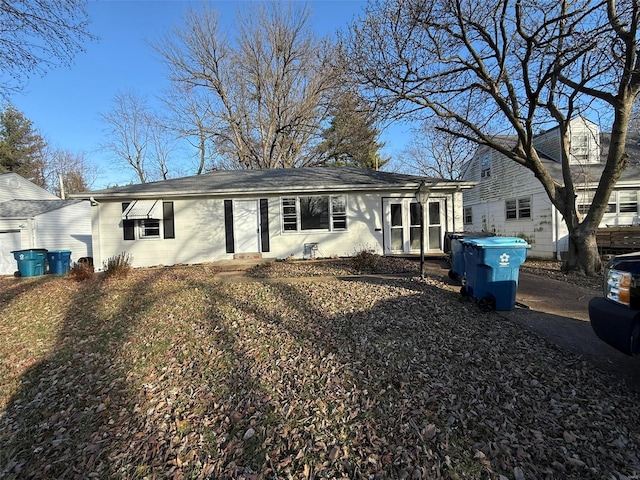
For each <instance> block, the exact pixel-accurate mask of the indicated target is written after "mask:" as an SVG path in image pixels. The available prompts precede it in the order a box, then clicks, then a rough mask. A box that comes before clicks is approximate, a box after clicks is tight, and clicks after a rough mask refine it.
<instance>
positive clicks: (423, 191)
mask: <svg viewBox="0 0 640 480" xmlns="http://www.w3.org/2000/svg"><path fill="white" fill-rule="evenodd" d="M430 194H431V191H430V190H429V187H428V186H427V183H426V182H425V181H424V180H422V181H421V182H420V186H419V187H418V190H416V200H417V201H418V203H419V204H420V278H422V279H424V207H425V205H426V204H427V201H428V200H429V195H430Z"/></svg>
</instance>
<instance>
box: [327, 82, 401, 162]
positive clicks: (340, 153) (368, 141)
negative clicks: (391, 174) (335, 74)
mask: <svg viewBox="0 0 640 480" xmlns="http://www.w3.org/2000/svg"><path fill="white" fill-rule="evenodd" d="M331 110H332V112H331V113H332V119H331V122H330V124H329V127H327V128H326V129H325V130H323V132H322V138H323V140H322V142H321V143H320V145H319V146H318V150H319V151H320V154H321V156H322V158H323V160H324V162H323V163H324V164H325V165H335V166H351V167H360V168H366V169H370V170H378V169H380V168H381V167H382V166H383V165H384V164H386V163H387V162H388V161H389V159H388V158H383V157H382V156H381V155H380V149H381V148H382V147H383V146H384V144H383V143H380V142H378V136H379V134H380V133H379V131H378V129H377V128H376V127H375V124H376V117H375V115H374V114H373V112H372V111H371V110H370V109H368V108H367V106H366V105H365V103H364V102H363V101H362V99H361V98H360V97H359V96H358V95H357V94H355V93H353V92H343V93H342V94H340V95H339V97H338V99H337V102H336V103H335V105H334V106H333V107H332V109H331Z"/></svg>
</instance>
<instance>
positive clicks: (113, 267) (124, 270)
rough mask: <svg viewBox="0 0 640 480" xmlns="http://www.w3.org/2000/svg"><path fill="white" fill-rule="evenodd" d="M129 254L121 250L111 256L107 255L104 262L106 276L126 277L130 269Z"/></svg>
mask: <svg viewBox="0 0 640 480" xmlns="http://www.w3.org/2000/svg"><path fill="white" fill-rule="evenodd" d="M131 259H132V257H131V255H130V254H129V253H127V252H122V253H120V254H118V255H114V256H113V257H109V259H107V261H106V262H105V263H104V271H105V273H106V275H107V276H108V277H126V276H127V275H129V272H130V271H131V268H132V267H131Z"/></svg>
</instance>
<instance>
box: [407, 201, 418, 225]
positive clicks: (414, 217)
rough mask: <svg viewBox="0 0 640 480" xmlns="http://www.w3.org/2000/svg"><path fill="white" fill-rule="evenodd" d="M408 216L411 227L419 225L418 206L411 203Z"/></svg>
mask: <svg viewBox="0 0 640 480" xmlns="http://www.w3.org/2000/svg"><path fill="white" fill-rule="evenodd" d="M409 216H410V217H411V225H420V204H419V203H411V204H410V205H409Z"/></svg>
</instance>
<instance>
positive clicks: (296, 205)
mask: <svg viewBox="0 0 640 480" xmlns="http://www.w3.org/2000/svg"><path fill="white" fill-rule="evenodd" d="M309 197H323V198H326V199H327V208H328V228H313V229H312V228H306V229H304V230H303V229H302V219H301V216H300V215H301V208H300V200H301V199H302V198H309ZM341 199H342V201H340V200H341ZM347 203H348V198H347V195H296V196H295V197H293V196H291V197H280V222H281V229H280V230H281V232H282V233H283V234H288V233H304V232H345V231H348V229H349V222H348V218H347ZM340 204H342V205H340ZM340 207H342V208H340ZM292 209H295V212H292ZM339 210H343V211H339ZM294 216H295V227H296V228H295V230H294V229H293V228H291V227H292V226H293V221H292V220H293V218H294ZM340 224H343V225H344V227H340V226H336V225H340ZM287 227H289V228H287Z"/></svg>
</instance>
